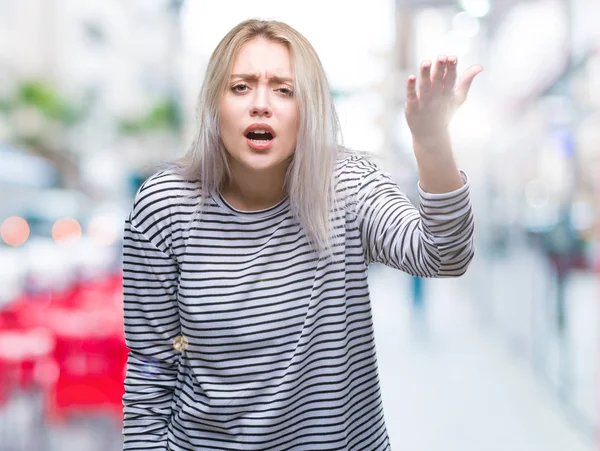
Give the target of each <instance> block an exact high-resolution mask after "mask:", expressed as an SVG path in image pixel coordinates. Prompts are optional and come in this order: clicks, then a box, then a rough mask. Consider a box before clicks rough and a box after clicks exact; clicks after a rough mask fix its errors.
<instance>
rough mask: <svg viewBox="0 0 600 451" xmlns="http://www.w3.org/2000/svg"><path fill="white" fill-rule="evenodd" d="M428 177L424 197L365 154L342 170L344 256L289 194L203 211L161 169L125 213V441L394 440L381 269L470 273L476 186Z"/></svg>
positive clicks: (179, 446) (180, 445) (169, 445)
mask: <svg viewBox="0 0 600 451" xmlns="http://www.w3.org/2000/svg"><path fill="white" fill-rule="evenodd" d="M463 178H464V180H465V184H464V186H463V187H461V188H460V189H458V190H456V191H454V192H450V193H445V194H428V193H426V192H424V191H423V190H422V189H421V188H419V197H420V204H419V208H418V209H417V208H415V207H414V206H413V205H412V204H411V203H410V202H409V201H408V199H407V197H406V196H405V195H404V194H403V193H402V192H401V190H400V189H399V187H398V186H397V185H396V184H395V183H394V182H393V181H392V180H391V179H390V177H389V176H388V175H387V174H385V173H384V172H382V171H381V170H379V169H378V168H377V167H376V166H375V165H374V164H373V163H371V162H369V161H368V160H366V159H364V158H362V157H359V156H352V157H345V158H340V160H338V163H337V165H336V168H335V180H336V193H337V198H338V201H339V208H338V210H337V211H336V212H335V213H333V224H332V230H334V231H335V233H333V234H332V235H331V236H332V238H331V240H332V241H331V242H332V246H333V252H332V255H326V256H324V255H317V254H316V253H315V252H314V251H313V250H312V248H311V246H310V244H309V242H308V241H307V238H306V236H305V234H304V233H303V231H302V228H301V227H300V226H299V224H298V223H297V222H296V221H295V220H294V218H293V217H292V215H291V213H290V208H289V200H288V199H284V200H283V201H281V202H280V203H279V204H278V205H275V206H274V207H272V208H269V209H267V210H263V211H253V212H243V211H238V210H236V209H234V208H232V207H231V206H230V205H229V204H228V203H227V202H226V201H225V200H224V199H223V198H222V197H221V196H220V195H219V194H218V193H215V195H213V196H212V197H211V198H210V199H208V201H207V202H206V205H205V206H204V209H203V212H202V214H201V216H198V215H197V214H195V212H196V210H197V208H196V206H197V199H198V198H197V197H194V195H193V193H194V190H195V188H196V187H195V186H194V184H193V183H192V182H188V181H184V180H183V179H182V178H181V177H179V176H177V175H175V173H174V172H172V171H169V170H167V171H162V172H160V173H157V174H155V175H154V176H152V177H151V178H150V179H148V180H147V181H146V182H145V183H144V184H143V186H142V187H141V188H140V190H139V191H138V193H137V195H136V199H135V201H134V204H133V208H132V210H131V213H130V215H129V217H128V219H127V221H126V225H125V236H124V249H123V270H124V282H123V285H124V287H123V288H124V318H125V335H126V340H127V345H128V347H129V349H130V353H129V357H128V361H127V376H126V380H125V395H124V397H123V403H124V429H123V433H124V449H125V450H363V449H364V450H369V451H373V450H387V449H390V444H389V439H388V435H387V431H386V426H385V421H384V415H383V410H382V400H381V394H380V388H379V379H378V370H377V359H376V353H375V343H374V335H373V323H372V316H371V306H370V301H369V290H368V284H367V268H368V266H369V264H370V263H373V262H379V263H383V264H386V265H389V266H392V267H394V268H397V269H400V270H402V271H405V272H407V273H410V274H414V275H418V276H423V277H453V276H459V275H461V274H463V273H464V272H465V271H466V269H467V267H468V265H469V263H470V261H471V259H472V257H473V214H472V210H471V204H470V199H469V184H468V181H467V179H466V176H465V175H464V174H463Z"/></svg>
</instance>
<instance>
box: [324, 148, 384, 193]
mask: <svg viewBox="0 0 600 451" xmlns="http://www.w3.org/2000/svg"><path fill="white" fill-rule="evenodd" d="M375 158H376V157H375V156H372V155H369V154H367V153H358V152H344V153H342V154H341V155H340V157H338V159H337V161H336V164H335V169H334V173H335V182H336V186H337V187H338V188H346V189H348V188H354V189H356V188H358V187H359V186H360V185H362V184H363V183H364V182H365V180H367V179H369V178H371V177H373V176H376V175H378V174H382V172H381V169H380V168H379V167H378V166H377V164H376V162H375Z"/></svg>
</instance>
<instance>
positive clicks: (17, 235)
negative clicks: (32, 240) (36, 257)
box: [0, 216, 29, 246]
mask: <svg viewBox="0 0 600 451" xmlns="http://www.w3.org/2000/svg"><path fill="white" fill-rule="evenodd" d="M0 236H2V240H3V241H4V242H5V243H6V244H8V245H9V246H21V245H22V244H24V243H25V242H26V241H27V238H29V224H27V221H26V220H25V219H23V218H21V217H18V216H11V217H10V218H6V219H5V220H4V221H3V222H2V226H0Z"/></svg>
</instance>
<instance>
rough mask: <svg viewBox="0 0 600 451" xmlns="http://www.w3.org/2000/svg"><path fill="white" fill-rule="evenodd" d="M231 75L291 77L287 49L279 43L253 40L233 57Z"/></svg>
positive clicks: (290, 63) (260, 39)
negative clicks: (248, 74)
mask: <svg viewBox="0 0 600 451" xmlns="http://www.w3.org/2000/svg"><path fill="white" fill-rule="evenodd" d="M232 73H234V74H235V73H253V74H261V75H263V74H268V75H275V76H279V77H291V76H292V62H291V58H290V52H289V50H288V49H287V47H286V46H285V45H283V44H280V43H279V42H274V41H271V40H268V39H264V38H255V39H252V40H251V41H249V42H247V43H246V44H244V45H243V46H242V48H241V49H240V51H239V52H238V54H237V55H236V57H235V60H234V62H233V67H232Z"/></svg>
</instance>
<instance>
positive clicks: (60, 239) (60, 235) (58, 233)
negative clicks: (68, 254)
mask: <svg viewBox="0 0 600 451" xmlns="http://www.w3.org/2000/svg"><path fill="white" fill-rule="evenodd" d="M81 233H82V232H81V225H80V224H79V222H78V221H77V220H76V219H73V218H61V219H58V220H57V221H56V222H55V223H54V225H53V226H52V238H54V241H56V242H57V243H68V242H75V241H77V240H79V238H81Z"/></svg>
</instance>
